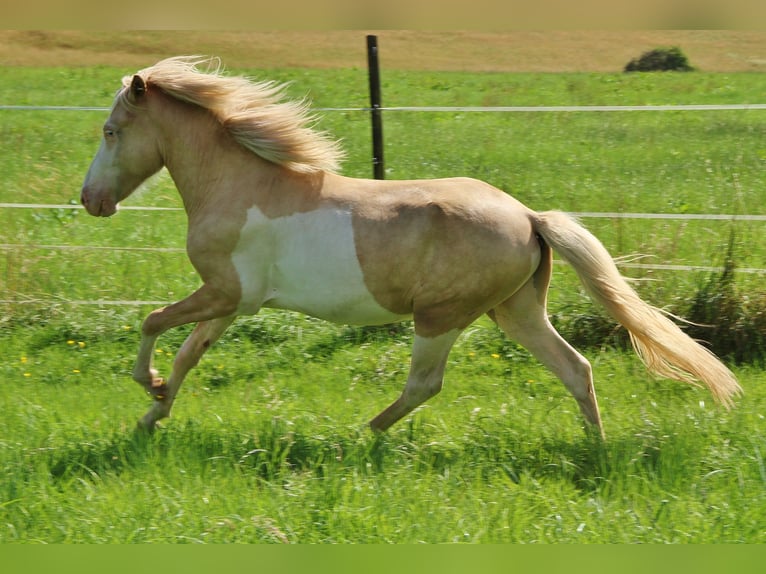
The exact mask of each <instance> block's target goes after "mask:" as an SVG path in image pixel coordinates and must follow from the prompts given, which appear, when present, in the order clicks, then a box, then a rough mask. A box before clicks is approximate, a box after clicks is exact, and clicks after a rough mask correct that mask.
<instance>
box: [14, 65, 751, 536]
mask: <svg viewBox="0 0 766 574" xmlns="http://www.w3.org/2000/svg"><path fill="white" fill-rule="evenodd" d="M131 71H132V68H130V67H127V66H125V67H105V66H100V67H99V66H96V67H81V68H74V67H70V68H44V67H43V68H28V67H9V68H6V69H4V70H3V74H2V77H0V103H13V104H45V105H57V104H58V105H95V106H106V105H109V103H110V102H111V97H112V94H113V93H114V90H115V88H116V86H117V82H118V80H119V77H120V76H121V75H122V74H125V73H129V72H131ZM251 72H252V73H253V74H254V75H258V76H265V77H268V78H273V79H277V80H291V81H293V82H294V84H293V86H292V87H291V93H293V94H295V95H296V96H300V95H303V94H305V93H307V92H308V93H309V94H310V96H311V97H312V99H313V100H314V102H315V104H316V105H317V106H319V107H340V106H343V107H346V106H350V107H357V106H364V105H366V73H365V72H364V71H361V70H354V69H342V70H311V69H294V68H293V69H278V70H270V71H268V72H265V71H259V70H251ZM384 81H385V84H384V96H385V99H386V103H387V104H388V105H392V106H394V105H506V104H507V105H517V104H518V105H534V104H558V105H565V104H615V105H619V104H637V103H638V104H640V103H742V102H750V103H754V102H759V101H760V99H761V95H762V94H763V93H764V88H765V87H766V86H765V85H764V83H766V79H764V78H762V77H761V75H759V74H744V73H743V74H703V73H701V74H693V75H683V76H675V75H649V76H623V75H619V74H555V75H547V74H505V73H491V74H475V73H467V72H422V73H414V72H407V71H389V72H387V73H386V74H385V80H384ZM0 114H3V116H2V122H0V170H2V172H3V174H4V176H5V177H4V181H3V184H2V187H0V202H28V203H57V204H58V203H68V202H71V201H76V199H77V197H78V194H79V186H80V183H81V181H82V178H83V176H84V173H85V171H86V169H87V166H88V163H89V162H90V159H91V157H92V155H93V153H94V152H95V149H96V147H97V143H98V137H99V132H100V126H101V124H102V122H103V119H104V114H103V113H99V112H42V111H40V112H20V111H0ZM320 127H322V128H324V129H327V130H330V131H331V132H333V133H334V134H336V135H337V136H338V137H341V138H343V139H344V142H345V147H346V148H347V149H348V151H349V159H348V162H347V163H346V167H345V168H344V173H346V174H348V175H355V176H367V175H368V174H369V173H370V165H369V159H368V158H369V152H370V149H369V148H370V146H369V119H368V117H367V116H366V115H365V114H362V113H359V112H328V113H326V114H324V116H323V119H322V120H321V122H320ZM385 129H386V142H387V150H386V152H387V166H388V176H389V177H391V178H394V177H435V176H442V175H458V174H460V175H473V176H476V177H480V178H482V179H485V180H487V181H490V182H492V183H494V184H495V185H498V186H500V187H502V188H504V189H506V190H508V191H509V192H512V193H513V194H514V195H515V196H517V197H519V198H520V199H521V200H522V201H525V202H526V203H528V204H529V205H530V206H531V207H533V208H536V209H551V208H560V209H567V210H574V211H646V212H662V213H716V214H720V213H734V214H743V213H749V214H763V213H764V205H765V203H764V193H763V189H764V185H763V184H764V181H763V179H764V176H763V167H764V161H766V148H765V147H764V145H763V141H764V135H765V134H764V131H765V130H766V120H764V116H763V112H757V111H751V112H739V111H737V112H715V113H712V112H711V113H699V112H683V113H681V112H667V113H656V114H653V113H617V114H606V115H601V114H560V115H543V114H538V115H531V114H530V115H497V114H486V115H482V114H473V115H472V114H425V113H424V114H407V115H405V114H397V115H395V114H388V115H386V117H385ZM178 204H179V203H178V199H177V197H176V195H175V192H174V190H173V188H172V185H171V183H170V181H169V179H168V178H167V177H165V176H162V177H160V178H159V179H158V180H157V181H155V182H154V183H152V184H151V185H149V186H148V187H147V188H146V189H145V190H143V191H140V192H139V193H137V195H136V196H134V197H132V198H131V199H130V200H129V201H127V202H126V205H154V206H177V205H178ZM586 223H587V224H588V226H589V227H590V228H591V229H593V230H594V231H595V232H596V233H597V234H598V235H599V236H600V237H601V238H602V239H603V241H604V242H605V244H606V245H607V247H608V248H609V249H610V250H611V251H612V252H613V253H614V255H616V256H624V255H630V254H634V253H647V254H652V255H654V257H655V258H654V259H651V260H649V261H656V262H661V263H677V264H687V265H711V264H713V265H715V264H720V263H722V262H723V251H724V250H725V246H726V245H727V242H728V238H729V233H730V231H731V229H732V228H734V230H735V233H736V239H737V243H736V245H737V248H736V256H737V258H738V264H739V265H740V266H743V267H756V268H764V267H766V245H765V244H764V242H763V232H762V225H763V224H762V223H760V224H756V223H746V222H736V223H735V222H730V221H723V222H720V221H719V222H715V221H713V222H711V221H706V222H680V221H658V222H652V221H640V222H637V221H611V220H587V221H586ZM184 232H185V219H184V217H183V214H182V213H179V212H137V211H123V212H121V213H119V214H118V215H117V216H116V217H114V218H111V219H108V220H98V219H94V218H89V217H87V216H85V214H84V213H83V212H81V211H76V210H68V209H61V210H8V209H3V210H0V243H2V244H13V245H17V246H19V245H20V246H21V247H13V248H4V250H3V251H2V255H3V258H4V260H3V266H2V269H0V293H2V296H3V298H7V299H11V300H14V301H16V302H15V303H5V304H3V305H2V313H3V315H2V322H0V346H2V348H3V350H4V357H3V361H2V363H0V376H1V377H2V380H3V381H4V383H5V384H3V385H0V395H1V396H2V404H4V405H6V408H5V409H4V416H3V419H2V421H0V469H2V470H0V473H2V475H1V476H2V478H1V479H0V541H3V542H72V543H74V542H253V543H254V542H273V543H281V542H299V543H300V542H479V543H486V542H593V543H607V542H650V543H651V542H672V543H685V542H707V543H714V542H750V543H762V542H765V541H766V529H765V528H764V524H766V515H765V513H764V508H766V496H765V495H764V493H765V492H766V488H765V487H766V464H765V463H764V456H763V453H764V452H766V435H764V432H763V429H764V419H763V417H764V414H766V391H764V382H766V379H765V377H764V373H763V370H762V368H761V367H759V366H758V365H757V364H740V365H733V368H734V369H735V372H736V374H737V375H738V377H739V378H740V382H741V384H742V386H743V387H744V388H745V391H746V394H745V396H744V397H743V398H742V399H740V400H739V401H738V406H737V408H736V409H734V410H733V411H731V412H726V411H724V410H723V409H721V408H720V407H717V406H716V405H714V404H713V403H712V401H711V400H710V397H709V395H707V394H706V393H705V392H703V391H701V390H698V389H695V388H692V387H687V386H684V385H681V384H678V383H669V382H666V381H655V380H652V379H651V378H650V377H649V376H648V375H647V374H646V372H645V370H644V369H643V367H642V366H641V365H640V363H639V361H638V360H637V359H636V358H635V357H634V356H633V355H632V354H629V353H626V352H624V351H622V350H619V348H612V347H611V346H605V347H603V348H599V347H595V348H586V349H584V351H585V353H586V354H587V356H588V357H589V359H590V360H591V361H592V362H593V365H594V376H595V379H596V387H597V391H598V393H599V399H600V403H601V406H602V411H603V416H604V424H605V429H606V433H607V437H608V440H607V441H606V442H604V443H602V442H600V441H598V440H596V439H594V438H592V437H589V436H587V435H586V434H584V433H583V432H582V428H581V422H580V417H579V414H578V412H577V408H576V405H575V403H574V401H573V400H572V399H571V397H570V396H569V395H568V393H567V392H566V391H565V390H564V388H563V387H562V386H561V384H560V383H559V382H558V381H557V380H556V379H555V377H553V375H552V374H550V373H549V372H548V371H546V370H545V369H543V368H542V367H541V366H540V365H539V364H538V363H537V362H536V361H534V360H533V359H532V358H530V357H529V356H528V355H527V354H526V352H525V351H524V350H523V349H521V348H519V347H517V346H516V345H514V344H513V343H511V342H508V341H506V340H505V339H503V338H502V337H501V336H500V334H499V333H498V332H497V331H496V330H495V329H494V328H492V327H491V326H490V325H489V324H488V323H487V322H486V321H480V322H478V323H477V324H476V325H475V326H474V327H473V328H471V329H469V331H468V332H466V334H465V335H464V336H463V337H462V338H461V339H460V341H459V342H458V344H457V345H456V347H455V350H454V351H453V354H452V355H451V358H450V363H449V366H448V372H447V379H446V386H445V390H444V391H443V392H442V394H440V395H439V396H437V397H435V398H434V399H432V400H431V401H430V402H429V403H428V404H427V405H426V406H424V407H423V408H422V409H420V410H418V411H417V412H416V413H415V414H414V415H413V416H412V417H410V418H409V419H407V420H405V421H403V422H402V423H401V424H399V425H398V426H396V427H394V428H393V429H391V430H390V431H389V432H387V433H386V434H385V435H383V436H381V437H374V436H372V435H371V434H370V433H369V432H368V431H367V430H366V428H365V423H366V421H367V420H369V418H371V417H372V416H374V415H375V414H376V413H377V412H378V411H379V410H380V409H382V408H383V407H385V406H386V405H387V404H388V403H389V402H390V401H391V400H393V399H394V398H395V397H396V396H397V395H398V393H399V391H400V390H401V387H402V385H403V381H404V377H405V376H406V370H407V363H408V359H409V345H410V342H411V331H410V327H409V326H408V325H404V326H403V327H400V328H380V329H357V328H354V329H352V328H348V327H344V326H334V325H329V324H327V323H323V322H321V321H317V320H314V319H311V318H307V317H302V316H299V315H294V314H287V313H281V312H266V313H263V314H261V315H259V316H257V317H252V318H242V319H241V320H239V321H238V322H237V323H235V325H234V326H233V327H232V328H231V329H230V330H229V331H228V332H227V334H226V335H225V336H224V338H223V339H222V340H221V341H220V342H219V344H218V345H217V346H216V347H215V348H214V349H212V350H211V351H210V352H209V354H208V355H206V357H205V359H204V360H203V361H202V363H201V364H200V366H199V367H198V369H197V370H195V371H194V372H193V373H192V374H191V375H190V377H189V379H188V382H187V384H186V386H185V388H184V389H183V391H182V393H181V395H180V397H179V400H178V402H177V404H176V409H175V411H174V417H173V418H172V419H171V420H170V421H168V422H167V423H166V424H165V428H163V429H162V430H161V431H160V432H158V433H156V435H154V436H152V437H151V438H145V437H141V436H135V435H134V434H133V432H132V429H133V426H134V424H135V421H136V419H137V418H138V417H139V416H140V415H141V414H142V413H143V411H144V410H145V408H147V406H148V405H147V399H145V398H144V397H143V396H142V394H141V392H140V390H139V388H138V386H137V385H135V384H134V383H132V382H131V381H130V379H129V371H130V369H131V367H132V361H133V358H134V353H135V349H136V346H137V341H138V337H137V332H138V329H139V326H140V322H141V319H142V318H143V316H144V315H145V313H146V312H148V311H149V310H150V309H151V306H148V305H143V306H110V305H102V306H78V305H71V304H69V303H67V301H71V300H80V299H85V300H87V299H94V298H96V299H98V298H101V299H105V300H156V301H172V300H175V299H178V298H180V297H183V296H184V295H185V294H186V293H188V292H189V291H191V290H192V289H194V288H195V287H196V286H197V285H198V280H197V278H196V277H195V275H194V274H193V272H192V269H191V267H190V266H189V264H188V263H187V262H186V259H185V256H184V254H183V253H182V252H177V251H164V252H157V251H151V250H147V251H127V250H123V251H111V250H110V251H104V250H90V249H71V248H69V249H59V248H53V247H41V246H57V245H68V246H96V247H141V248H152V249H153V248H157V247H167V248H172V249H179V248H182V247H183V237H184ZM626 273H627V274H629V275H631V276H634V277H636V278H637V279H640V280H641V281H639V282H638V288H639V289H640V290H641V292H642V294H643V295H644V296H645V297H646V298H647V299H649V300H650V301H651V302H653V303H655V304H657V305H661V306H666V307H668V308H669V309H672V310H675V311H679V310H683V309H685V308H686V306H687V304H688V300H689V298H690V297H691V294H692V293H693V292H694V291H695V289H696V287H697V286H698V285H699V283H700V282H702V281H704V280H705V279H706V278H707V275H706V274H702V273H679V272H675V273H670V272H665V271H647V270H633V269H630V270H626ZM763 281H764V280H763V276H762V275H754V274H750V275H747V274H739V275H737V286H738V288H739V289H741V290H742V292H745V293H753V294H755V293H759V292H763V287H764V286H763ZM551 294H552V312H553V313H554V318H555V319H556V320H557V321H559V322H560V323H566V319H567V317H568V316H570V315H571V316H578V315H580V314H582V313H584V312H585V311H584V310H588V309H590V305H589V303H588V302H587V299H586V298H585V296H584V295H583V294H582V292H581V291H580V289H579V288H578V287H577V284H576V282H575V280H574V278H573V276H572V274H571V273H570V272H569V270H568V269H567V268H566V267H561V266H557V267H556V270H555V276H554V280H553V285H552V290H551ZM28 299H33V300H35V299H38V300H41V301H44V302H45V303H39V302H38V303H27V304H22V301H24V300H28ZM187 333H188V329H187V328H181V329H178V330H176V331H174V332H171V333H169V334H167V335H166V336H164V337H163V338H162V339H161V341H160V344H159V346H158V350H157V354H156V362H157V364H158V366H159V367H160V368H161V370H162V371H163V372H165V373H167V370H168V368H169V366H170V364H171V362H172V357H173V354H174V353H175V351H176V349H177V348H178V346H179V345H180V343H181V342H182V340H183V338H184V336H185V334H187Z"/></svg>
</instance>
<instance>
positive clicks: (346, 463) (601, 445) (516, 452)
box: [46, 418, 699, 492]
mask: <svg viewBox="0 0 766 574" xmlns="http://www.w3.org/2000/svg"><path fill="white" fill-rule="evenodd" d="M676 438H678V437H676ZM689 442H690V441H687V440H684V439H683V437H681V438H680V444H678V445H676V446H674V447H671V448H666V449H665V450H667V451H668V452H664V449H663V446H664V444H665V443H669V444H671V445H672V444H673V443H672V442H670V441H669V439H668V437H667V436H664V437H663V436H652V435H640V434H639V435H631V436H628V437H621V438H616V439H613V440H607V441H606V442H604V441H602V440H601V439H600V437H597V436H590V435H587V434H585V433H583V434H582V435H580V436H579V437H576V438H575V439H574V440H569V441H567V440H564V439H560V438H557V437H542V436H539V435H537V436H534V435H530V434H529V433H525V432H520V431H519V430H518V429H517V430H514V429H505V430H497V431H493V432H489V431H487V430H484V429H481V428H479V427H474V428H471V429H470V430H469V431H468V432H466V433H465V434H464V435H463V436H460V437H457V438H456V437H455V436H452V437H446V436H445V437H442V438H438V437H435V435H433V433H432V431H425V430H423V429H418V428H412V427H411V426H410V427H409V428H407V427H406V425H405V426H404V428H401V429H398V430H397V431H395V432H393V433H388V434H382V435H373V434H372V433H370V432H369V431H368V430H367V429H366V428H365V429H350V428H344V427H338V428H337V429H332V430H328V431H327V432H325V433H322V434H309V433H306V432H304V431H303V430H301V429H299V428H295V426H294V425H293V424H291V423H290V422H288V421H285V420H283V419H280V418H274V419H272V420H270V421H264V422H262V423H260V425H259V426H258V427H257V428H255V429H254V430H252V431H243V430H242V429H224V430H214V429H210V428H205V427H200V426H196V425H194V424H193V423H191V422H190V423H187V424H185V425H178V426H176V427H172V428H167V429H161V430H159V431H158V432H156V433H155V434H153V435H151V436H148V435H145V434H142V433H135V434H133V433H122V434H121V433H114V434H112V435H111V436H104V437H101V438H98V439H95V440H92V441H87V442H85V441H73V442H72V443H71V444H70V445H67V446H64V447H60V448H57V449H53V450H50V451H49V452H48V453H47V454H46V456H47V457H48V461H47V466H48V468H49V472H50V475H51V477H52V478H53V479H54V480H55V481H69V480H71V479H73V478H84V479H88V478H89V477H90V478H92V479H94V480H95V479H98V478H100V477H104V476H109V475H119V474H122V473H123V472H126V471H129V472H134V473H137V474H141V473H142V471H143V469H146V468H152V469H157V468H160V469H162V468H167V469H170V468H173V467H174V466H179V467H183V468H184V469H185V470H186V472H195V471H196V472H200V473H203V472H205V471H206V470H208V469H209V468H210V467H212V466H215V467H216V468H217V469H218V471H219V472H220V471H224V472H232V473H238V474H243V475H248V476H256V477H258V478H259V479H260V480H264V481H267V482H270V481H280V480H283V479H285V478H287V477H289V476H290V475H291V474H292V473H307V472H308V473H312V474H314V475H315V476H316V477H317V478H323V477H325V476H330V475H337V474H342V473H347V472H353V473H354V474H356V475H362V476H371V475H378V476H381V475H383V476H385V475H388V474H395V473H397V474H400V473H402V472H409V473H412V474H413V476H425V475H429V474H431V475H446V474H450V475H452V476H464V477H465V478H466V479H467V480H481V481H487V482H489V481H492V482H496V481H498V480H500V482H503V481H510V483H514V484H517V485H518V484H522V485H523V484H528V483H529V482H530V481H531V482H535V481H543V480H555V481H559V482H563V483H568V484H571V485H572V486H573V487H575V488H576V489H578V490H581V491H584V492H591V491H597V490H599V489H601V488H602V487H603V485H604V484H606V483H609V482H613V481H620V480H625V479H627V477H635V476H644V477H650V478H652V479H660V480H661V479H662V477H663V476H668V475H669V474H673V478H672V480H673V481H674V482H675V483H677V482H678V480H679V473H681V474H683V469H684V467H686V466H693V465H691V464H688V465H687V464H686V463H685V462H684V461H685V460H686V461H687V462H688V461H689V460H691V459H694V458H695V457H696V456H697V455H698V454H699V453H698V452H696V451H697V450H698V449H695V448H691V449H688V448H687V447H688V446H689V445H688V443H689ZM668 460H670V461H672V463H671V464H668ZM680 480H683V478H682V477H680Z"/></svg>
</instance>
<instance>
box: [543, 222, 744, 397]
mask: <svg viewBox="0 0 766 574" xmlns="http://www.w3.org/2000/svg"><path fill="white" fill-rule="evenodd" d="M533 222H534V223H533V224H534V228H535V231H536V232H537V233H538V234H539V235H540V236H541V237H542V238H543V239H544V240H545V242H546V243H548V245H550V246H551V247H552V248H553V249H554V250H555V251H556V252H558V254H559V255H560V256H561V258H562V259H564V260H565V261H566V262H567V263H569V264H570V265H571V266H572V267H573V268H574V269H575V271H576V272H577V275H578V276H579V277H580V281H582V283H583V285H584V286H585V288H586V290H587V291H588V292H589V293H590V295H591V296H592V297H593V298H594V299H595V300H596V301H597V302H598V303H600V304H601V305H603V306H604V307H605V308H606V310H607V311H608V312H609V314H610V315H611V316H612V317H613V318H614V319H615V320H617V321H618V322H619V323H620V324H621V325H623V326H624V327H625V328H626V329H627V330H628V332H629V333H630V338H631V341H632V343H633V347H634V349H635V350H636V353H638V356H639V357H640V358H641V360H642V361H643V362H644V364H645V365H646V367H647V368H648V369H649V370H650V371H651V372H653V373H655V374H657V375H660V376H664V377H668V378H671V379H675V380H679V381H684V382H688V383H692V384H698V382H702V383H704V384H705V386H707V388H708V389H710V392H711V393H712V395H713V397H715V399H717V400H718V401H720V402H721V403H722V404H724V405H725V406H726V407H727V408H728V407H731V406H732V404H733V403H732V397H733V396H734V395H736V394H739V393H741V392H742V389H741V388H740V386H739V384H738V383H737V380H736V379H735V378H734V375H733V374H732V372H731V371H730V370H729V369H727V368H726V367H725V366H724V365H723V363H721V362H720V361H719V360H718V359H717V358H716V356H715V355H713V353H711V352H710V351H708V350H707V349H705V348H704V347H702V346H701V345H699V344H698V343H696V342H695V341H694V340H693V339H691V338H690V337H689V336H688V335H686V334H685V333H684V332H683V331H681V329H679V328H678V326H677V325H676V324H675V323H673V321H671V320H670V319H668V317H667V316H666V315H665V314H663V313H662V312H661V311H660V310H659V309H656V308H655V307H652V306H651V305H648V304H647V303H645V302H644V301H642V300H641V299H640V298H639V296H638V295H637V294H636V292H635V291H634V290H633V289H632V288H631V287H630V285H628V283H627V282H626V281H625V279H624V278H623V277H622V276H621V275H620V272H619V271H618V270H617V266H616V265H615V264H614V261H613V260H612V257H611V255H609V253H608V252H607V250H606V248H605V247H604V246H603V245H602V244H601V242H600V241H599V240H598V239H596V237H594V236H593V235H592V234H591V233H590V232H589V231H587V230H586V229H585V228H584V227H582V226H580V225H579V224H578V223H577V222H576V221H575V220H574V219H572V218H571V217H569V216H568V215H566V214H564V213H562V212H557V211H547V212H542V213H536V214H534V215H533Z"/></svg>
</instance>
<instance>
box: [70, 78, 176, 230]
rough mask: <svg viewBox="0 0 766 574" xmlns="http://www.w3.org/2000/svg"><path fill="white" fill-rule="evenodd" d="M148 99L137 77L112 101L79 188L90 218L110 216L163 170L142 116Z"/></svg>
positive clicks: (144, 88)
mask: <svg viewBox="0 0 766 574" xmlns="http://www.w3.org/2000/svg"><path fill="white" fill-rule="evenodd" d="M148 97H149V96H148V94H147V86H146V83H145V81H144V80H143V79H142V78H141V76H138V75H136V76H133V78H132V81H131V82H130V83H129V84H128V85H126V86H125V87H124V88H123V89H122V90H121V91H120V93H119V94H118V95H117V97H116V99H115V102H114V106H113V107H112V112H111V114H110V115H109V119H108V120H107V121H106V123H105V124H104V137H103V139H102V140H101V146H100V147H99V149H98V152H97V153H96V157H94V158H93V162H92V163H91V165H90V169H88V174H87V175H86V176H85V181H84V183H83V186H82V193H81V196H80V201H82V204H83V205H84V206H85V209H87V210H88V213H90V214H91V215H98V216H102V217H108V216H110V215H113V214H114V213H115V211H117V204H118V203H119V202H120V201H122V200H123V199H125V198H126V197H128V196H129V195H130V194H131V193H133V191H135V189H136V188H137V187H138V186H139V185H140V184H141V183H142V182H143V181H144V180H146V179H147V178H148V177H150V176H151V175H153V174H155V173H156V172H158V171H159V170H160V169H161V168H162V166H163V159H162V155H161V154H160V150H159V148H158V146H157V140H156V138H155V137H154V133H153V131H154V130H153V129H152V125H151V120H150V119H149V117H148V116H147V114H146V113H145V112H146V103H147V99H148Z"/></svg>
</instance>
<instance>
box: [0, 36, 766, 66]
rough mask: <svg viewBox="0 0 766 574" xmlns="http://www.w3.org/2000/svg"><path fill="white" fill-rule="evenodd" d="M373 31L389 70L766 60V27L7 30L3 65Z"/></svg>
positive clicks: (280, 56) (326, 48)
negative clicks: (642, 58) (656, 59)
mask: <svg viewBox="0 0 766 574" xmlns="http://www.w3.org/2000/svg"><path fill="white" fill-rule="evenodd" d="M368 33H375V34H376V35H377V36H378V38H379V43H380V59H381V65H382V66H383V69H384V70H422V71H426V70H431V71H437V70H438V71H470V72H618V71H621V70H622V68H623V67H624V66H625V64H626V63H627V62H628V61H630V60H631V59H632V58H635V57H637V56H639V55H640V54H641V53H643V52H644V51H646V50H650V49H652V48H656V47H658V46H680V47H681V48H682V49H683V50H684V52H685V53H686V54H687V55H688V56H689V58H690V60H691V62H692V64H693V65H695V66H697V67H698V68H699V69H700V70H702V71H705V72H757V71H764V70H766V32H763V31H757V30H756V31H747V30H615V31H597V30H596V31H572V30H559V31H550V30H549V31H528V30H518V31H513V32H456V31H454V32H424V31H402V30H380V31H377V32H370V31H365V30H328V31H317V32H307V31H275V32H215V31H209V30H195V31H193V32H188V31H143V32H125V31H122V32H120V31H114V30H110V31H103V32H97V31H88V32H84V31H59V30H48V31H0V65H14V66H50V65H56V64H57V65H61V66H93V65H99V66H129V67H134V68H135V67H144V66H147V65H149V64H152V63H154V61H156V60H158V59H160V58H164V57H167V56H170V55H177V54H200V53H202V54H210V55H217V56H220V57H222V58H223V59H224V61H225V62H226V63H227V64H228V65H229V66H233V67H237V68H268V69H280V68H321V69H343V68H346V69H347V68H362V69H364V68H366V65H367V60H366V53H365V39H364V37H365V35H366V34H368Z"/></svg>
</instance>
